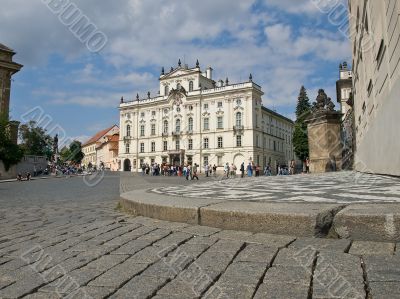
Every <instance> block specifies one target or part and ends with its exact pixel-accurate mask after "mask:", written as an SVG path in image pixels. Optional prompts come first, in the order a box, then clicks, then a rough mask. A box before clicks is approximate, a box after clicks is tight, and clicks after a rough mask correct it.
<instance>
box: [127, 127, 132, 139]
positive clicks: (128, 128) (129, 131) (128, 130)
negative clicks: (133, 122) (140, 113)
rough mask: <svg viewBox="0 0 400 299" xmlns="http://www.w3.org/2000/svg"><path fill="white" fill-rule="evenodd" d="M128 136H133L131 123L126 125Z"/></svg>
mask: <svg viewBox="0 0 400 299" xmlns="http://www.w3.org/2000/svg"><path fill="white" fill-rule="evenodd" d="M126 136H128V137H130V136H131V126H130V125H127V126H126Z"/></svg>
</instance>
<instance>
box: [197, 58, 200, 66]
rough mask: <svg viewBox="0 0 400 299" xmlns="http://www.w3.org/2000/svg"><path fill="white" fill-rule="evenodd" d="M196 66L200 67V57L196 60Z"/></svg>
mask: <svg viewBox="0 0 400 299" xmlns="http://www.w3.org/2000/svg"><path fill="white" fill-rule="evenodd" d="M196 67H197V68H199V67H200V63H199V60H198V59H197V61H196Z"/></svg>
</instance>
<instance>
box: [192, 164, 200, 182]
mask: <svg viewBox="0 0 400 299" xmlns="http://www.w3.org/2000/svg"><path fill="white" fill-rule="evenodd" d="M197 168H198V165H197V164H196V163H194V166H193V175H192V180H194V178H196V179H197V180H199V177H198V176H197Z"/></svg>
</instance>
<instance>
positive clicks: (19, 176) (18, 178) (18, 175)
mask: <svg viewBox="0 0 400 299" xmlns="http://www.w3.org/2000/svg"><path fill="white" fill-rule="evenodd" d="M17 181H19V182H21V181H22V174H21V173H18V174H17Z"/></svg>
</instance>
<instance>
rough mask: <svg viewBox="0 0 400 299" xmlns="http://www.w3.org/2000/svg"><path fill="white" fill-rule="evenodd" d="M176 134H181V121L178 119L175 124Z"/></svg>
mask: <svg viewBox="0 0 400 299" xmlns="http://www.w3.org/2000/svg"><path fill="white" fill-rule="evenodd" d="M175 132H176V133H180V132H181V120H180V119H177V120H176V122H175Z"/></svg>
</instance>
